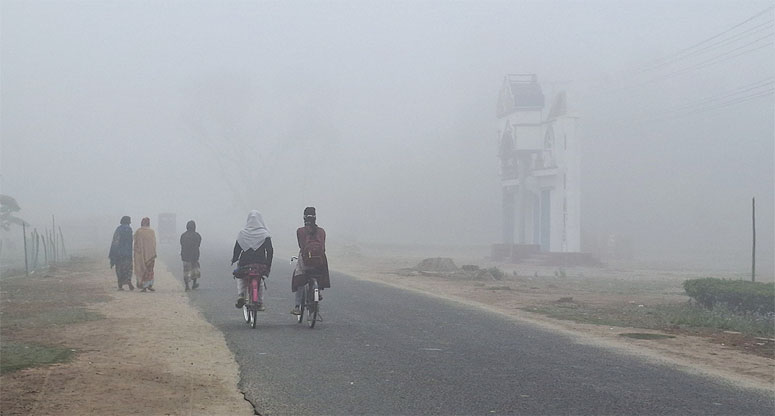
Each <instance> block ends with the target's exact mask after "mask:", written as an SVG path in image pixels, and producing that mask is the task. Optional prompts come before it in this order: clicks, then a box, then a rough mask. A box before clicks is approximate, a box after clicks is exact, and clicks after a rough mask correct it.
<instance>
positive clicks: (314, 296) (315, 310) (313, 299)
mask: <svg viewBox="0 0 775 416" xmlns="http://www.w3.org/2000/svg"><path fill="white" fill-rule="evenodd" d="M294 260H298V257H295V256H294V257H291V264H293V261H294ZM305 274H306V275H307V276H306V279H307V283H305V284H304V285H303V286H300V287H299V288H298V289H296V290H301V291H302V294H301V304H300V305H299V311H300V313H299V315H298V317H297V322H298V323H302V322H304V312H306V313H307V325H309V327H310V328H314V327H315V324H316V323H317V322H318V321H322V320H323V317H322V316H320V299H321V296H320V288H319V286H318V279H317V277H315V274H314V273H309V272H307V273H305Z"/></svg>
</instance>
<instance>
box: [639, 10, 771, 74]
mask: <svg viewBox="0 0 775 416" xmlns="http://www.w3.org/2000/svg"><path fill="white" fill-rule="evenodd" d="M773 10H775V6H770V7H767V8H766V9H764V10H762V11H760V12H758V13H756V14H754V15H753V16H751V17H749V18H747V19H745V20H743V21H742V22H740V23H737V24H735V25H734V26H732V27H730V28H729V29H727V30H725V31H723V32H721V33H717V34H716V35H713V36H711V37H709V38H707V39H704V40H702V41H700V42H697V43H694V44H692V45H690V46H687V47H685V48H683V49H681V50H679V51H677V52H675V53H673V54H671V55H668V56H666V57H664V58H661V59H658V60H657V61H658V62H657V63H654V64H650V65H646V66H645V68H644V69H642V70H641V71H644V70H649V67H651V66H653V65H655V64H658V63H660V62H659V61H662V62H664V61H668V60H671V59H675V58H676V57H678V56H681V55H683V54H685V53H687V52H689V51H691V50H692V49H695V48H697V47H699V46H702V45H704V44H706V43H708V42H710V41H712V40H714V39H717V38H719V37H721V36H724V35H726V34H727V33H730V32H732V31H734V30H735V29H737V28H739V27H741V26H743V25H745V24H747V23H749V22H751V21H753V20H755V19H757V18H759V17H760V16H762V15H764V14H765V13H768V12H771V11H773ZM770 21H771V20H770ZM641 71H638V72H641Z"/></svg>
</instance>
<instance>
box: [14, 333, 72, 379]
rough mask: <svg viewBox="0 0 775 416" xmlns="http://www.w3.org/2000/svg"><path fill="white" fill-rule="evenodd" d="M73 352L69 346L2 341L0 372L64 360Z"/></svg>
mask: <svg viewBox="0 0 775 416" xmlns="http://www.w3.org/2000/svg"><path fill="white" fill-rule="evenodd" d="M73 354H74V352H73V350H71V349H69V348H60V347H48V346H45V345H38V344H28V343H22V342H5V341H4V342H3V343H2V344H0V374H5V373H8V372H11V371H16V370H21V369H23V368H28V367H35V366H38V365H47V364H54V363H61V362H65V361H68V360H69V359H70V358H71V357H72V356H73Z"/></svg>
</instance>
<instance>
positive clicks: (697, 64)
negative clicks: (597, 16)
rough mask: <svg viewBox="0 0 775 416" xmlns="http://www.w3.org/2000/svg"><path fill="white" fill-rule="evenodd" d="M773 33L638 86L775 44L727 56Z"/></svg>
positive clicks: (771, 33) (768, 43)
mask: <svg viewBox="0 0 775 416" xmlns="http://www.w3.org/2000/svg"><path fill="white" fill-rule="evenodd" d="M773 34H775V32H770V33H768V34H767V35H765V36H762V37H760V38H758V39H756V40H754V41H752V42H748V43H746V44H745V45H741V46H739V47H737V48H734V49H730V50H728V51H725V52H724V53H721V54H719V55H716V56H714V57H712V58H710V59H706V60H704V61H702V62H698V63H696V64H694V65H692V66H689V67H686V68H682V69H679V70H677V71H673V72H670V73H667V74H665V75H663V76H660V77H656V78H652V79H651V80H649V81H645V82H643V83H641V84H639V85H638V86H642V85H647V84H652V83H654V82H659V81H663V80H666V79H670V78H674V77H676V76H679V75H683V74H685V73H687V72H693V71H696V70H700V69H704V68H707V67H709V66H713V65H716V64H718V63H722V62H726V61H729V60H731V59H732V58H736V57H738V56H742V55H746V54H749V53H751V52H755V51H758V50H759V49H762V48H766V47H768V46H772V45H773V43H772V42H767V43H765V44H763V45H760V46H757V47H755V48H752V49H748V50H745V51H742V52H740V53H737V54H734V55H731V56H727V55H729V54H731V53H733V52H737V51H739V50H741V49H745V48H747V47H749V46H751V45H754V44H756V43H759V42H761V41H762V40H765V39H767V38H769V37H771V36H772V35H773ZM721 58H726V59H721Z"/></svg>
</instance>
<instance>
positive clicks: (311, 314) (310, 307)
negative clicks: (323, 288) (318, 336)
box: [307, 279, 319, 328]
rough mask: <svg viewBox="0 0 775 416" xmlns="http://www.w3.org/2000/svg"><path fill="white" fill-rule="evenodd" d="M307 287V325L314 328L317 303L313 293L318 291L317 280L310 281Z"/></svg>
mask: <svg viewBox="0 0 775 416" xmlns="http://www.w3.org/2000/svg"><path fill="white" fill-rule="evenodd" d="M307 287H308V288H309V291H308V292H307V301H308V303H307V324H308V325H309V327H310V328H314V327H315V323H316V322H317V321H318V306H319V305H318V301H317V300H316V299H315V291H316V290H318V282H317V280H314V279H313V280H312V281H311V282H310V283H309V284H308V285H307Z"/></svg>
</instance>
